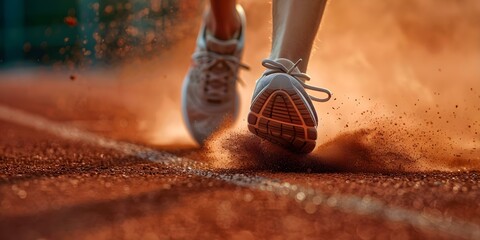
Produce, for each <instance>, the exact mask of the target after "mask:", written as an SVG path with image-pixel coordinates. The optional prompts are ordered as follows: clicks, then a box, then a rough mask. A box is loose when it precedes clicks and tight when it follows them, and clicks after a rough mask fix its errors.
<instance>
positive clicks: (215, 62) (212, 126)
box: [182, 5, 248, 144]
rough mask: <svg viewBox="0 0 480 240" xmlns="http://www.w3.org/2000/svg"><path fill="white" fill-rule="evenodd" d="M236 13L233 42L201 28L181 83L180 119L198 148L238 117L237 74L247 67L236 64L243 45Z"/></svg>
mask: <svg viewBox="0 0 480 240" xmlns="http://www.w3.org/2000/svg"><path fill="white" fill-rule="evenodd" d="M237 12H238V15H239V16H240V20H241V30H240V32H239V33H238V34H237V36H238V37H236V38H233V39H230V40H226V41H223V40H219V39H216V38H215V37H214V36H213V35H212V34H210V33H208V31H207V29H206V27H205V24H202V27H201V28H200V33H199V35H198V38H197V48H196V50H195V53H194V54H193V56H192V65H191V66H190V69H189V71H188V73H187V76H186V77H185V80H184V82H183V87H182V113H183V118H184V120H185V122H186V125H187V127H188V130H189V131H190V133H191V135H192V136H193V137H194V138H195V140H196V141H197V142H198V143H199V144H202V143H203V142H204V141H205V139H206V138H207V137H209V136H210V135H211V134H212V133H213V132H214V131H215V130H217V129H218V127H219V126H220V125H221V124H222V122H223V121H224V120H226V119H228V118H231V119H235V118H236V117H237V115H238V110H239V96H238V92H237V89H236V84H237V80H238V70H239V68H248V67H247V66H245V65H244V64H242V63H241V62H240V58H241V56H242V52H243V45H244V41H245V26H246V21H245V13H244V11H243V9H242V8H241V7H240V6H239V5H237Z"/></svg>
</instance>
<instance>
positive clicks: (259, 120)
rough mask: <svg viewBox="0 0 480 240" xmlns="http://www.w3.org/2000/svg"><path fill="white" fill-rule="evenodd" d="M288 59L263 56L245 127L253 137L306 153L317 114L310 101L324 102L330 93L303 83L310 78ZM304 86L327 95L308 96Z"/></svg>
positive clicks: (311, 144)
mask: <svg viewBox="0 0 480 240" xmlns="http://www.w3.org/2000/svg"><path fill="white" fill-rule="evenodd" d="M300 61H301V60H298V61H297V62H296V63H295V64H294V63H293V62H291V61H290V60H288V59H277V60H269V59H265V60H264V61H263V62H262V65H263V66H264V67H266V68H267V70H266V71H265V72H264V74H263V75H262V77H260V79H258V80H257V84H256V86H255V91H254V93H253V97H252V104H251V107H250V113H249V114H248V129H249V130H250V132H252V133H254V134H256V135H257V136H259V137H261V138H264V139H266V140H268V141H270V142H272V143H275V144H278V145H280V146H282V147H284V148H287V149H289V150H291V151H294V152H299V153H309V152H311V151H313V149H314V148H315V144H316V140H317V125H318V117H317V113H316V111H315V107H314V106H313V104H312V101H311V100H314V101H318V102H326V101H328V100H330V98H331V96H332V94H331V93H330V91H329V90H327V89H324V88H318V87H313V86H310V85H306V84H305V82H304V81H306V80H310V77H309V76H308V75H306V74H304V73H301V72H300V71H299V70H298V68H297V65H298V63H300ZM305 89H310V90H314V91H319V92H323V93H326V94H327V97H326V98H324V99H320V98H316V97H313V96H309V95H308V94H307V92H306V91H305Z"/></svg>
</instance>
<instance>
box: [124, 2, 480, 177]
mask: <svg viewBox="0 0 480 240" xmlns="http://www.w3.org/2000/svg"><path fill="white" fill-rule="evenodd" d="M240 3H241V4H242V5H243V6H244V8H245V10H246V12H247V21H248V28H247V40H246V49H245V52H244V59H243V62H245V63H247V64H249V65H250V66H251V70H250V71H247V72H242V73H241V78H242V79H243V80H244V82H246V86H239V88H240V91H241V96H242V109H241V115H240V119H239V120H238V121H237V122H236V123H235V124H234V127H233V128H230V129H223V130H220V131H219V132H218V133H216V134H215V135H214V136H212V137H211V138H210V139H209V140H208V141H207V142H206V144H205V146H204V147H203V148H202V149H201V150H199V151H198V153H195V156H194V157H197V158H200V159H205V161H210V162H211V163H212V164H213V165H214V166H215V167H217V168H221V169H227V168H228V169H231V168H235V169H262V170H278V171H313V172H323V171H353V172H356V171H362V172H395V171H433V170H441V171H457V170H462V171H471V170H480V144H479V141H480V140H479V132H480V122H479V121H480V26H479V25H480V3H479V2H478V1H475V0H469V1H461V2H460V1H453V0H443V1H437V0H428V1H421V2H419V1H413V0H408V1H405V0H396V1H388V3H387V2H384V1H370V0H362V1H349V0H336V1H330V2H329V3H328V5H327V8H326V13H325V17H324V19H323V22H322V25H321V27H320V30H319V33H318V36H317V41H316V44H315V47H314V52H313V56H312V58H311V60H310V63H309V69H308V72H307V73H308V74H309V75H311V77H312V81H311V82H310V84H312V85H317V86H322V87H326V88H329V89H330V90H332V92H333V93H334V97H333V98H332V100H331V101H330V102H328V103H319V104H316V109H317V112H318V114H319V116H320V123H319V128H318V129H319V140H318V142H317V144H318V147H317V148H316V149H315V150H314V152H313V153H311V154H309V155H295V154H292V153H289V152H286V151H284V150H282V149H280V148H278V147H276V146H275V145H272V144H270V143H269V142H266V141H262V140H260V139H258V138H256V137H255V136H254V135H252V134H250V133H249V132H248V131H247V129H246V116H247V114H248V107H249V101H250V97H251V92H252V90H253V87H254V82H255V80H256V79H257V77H258V76H260V74H261V73H262V71H263V69H262V67H261V64H260V62H261V60H262V59H263V58H265V57H267V56H268V54H269V50H270V41H271V36H270V34H271V17H270V11H271V10H270V9H271V6H270V3H268V2H267V1H240ZM195 34H196V33H193V32H192V33H191V35H189V36H185V38H184V39H183V40H182V41H180V42H179V43H178V44H176V45H173V46H172V48H170V49H169V50H166V51H165V52H162V53H161V54H160V56H159V57H158V59H154V60H149V61H143V60H139V61H138V62H136V63H130V64H128V65H127V66H125V67H123V70H122V71H121V74H120V76H121V79H126V80H125V81H128V79H129V78H135V79H137V80H138V81H140V82H143V83H144V82H151V84H147V85H145V84H143V83H142V84H140V83H139V84H138V85H139V86H142V89H141V90H138V92H142V91H145V92H147V93H148V94H146V96H150V97H151V100H150V102H151V103H148V104H146V105H148V106H149V107H148V108H146V109H147V110H145V111H144V112H145V114H146V115H145V118H150V119H151V118H154V119H155V120H154V121H153V123H152V124H151V125H150V126H149V127H150V128H151V129H152V131H151V136H150V143H152V144H155V145H158V146H161V145H163V144H178V143H181V144H190V145H191V146H194V145H193V144H194V143H193V141H192V140H191V139H190V137H189V136H188V133H187V132H186V131H185V130H184V129H185V128H184V126H183V122H182V120H181V115H180V114H181V113H180V86H181V82H182V80H183V77H184V74H185V73H186V71H187V68H188V65H189V62H190V55H191V53H192V52H193V49H194V40H195V37H196V35H195ZM137 69H142V71H141V72H140V73H138V71H137ZM132 73H135V75H134V76H133V75H131V74H132ZM159 78H160V79H161V80H159ZM142 79H144V81H142ZM137 80H136V81H137ZM146 86H147V87H146Z"/></svg>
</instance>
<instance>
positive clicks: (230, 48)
mask: <svg viewBox="0 0 480 240" xmlns="http://www.w3.org/2000/svg"><path fill="white" fill-rule="evenodd" d="M206 35H207V36H206V40H207V41H206V42H207V50H208V51H212V52H215V53H218V54H235V51H236V50H237V45H238V40H237V39H230V40H220V39H218V38H215V37H214V36H212V35H211V34H208V33H207V34H206Z"/></svg>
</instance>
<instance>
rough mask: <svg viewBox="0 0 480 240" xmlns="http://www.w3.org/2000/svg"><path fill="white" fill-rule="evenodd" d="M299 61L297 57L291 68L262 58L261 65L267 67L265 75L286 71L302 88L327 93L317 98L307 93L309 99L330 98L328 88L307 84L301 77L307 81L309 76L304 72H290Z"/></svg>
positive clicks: (319, 100)
mask: <svg viewBox="0 0 480 240" xmlns="http://www.w3.org/2000/svg"><path fill="white" fill-rule="evenodd" d="M301 61H302V59H298V61H297V62H296V63H295V64H293V66H292V67H291V68H287V67H285V66H284V65H283V64H281V63H279V62H275V61H273V60H270V59H264V60H263V61H262V65H263V66H264V67H265V68H267V69H268V70H267V72H265V75H270V74H272V73H286V74H288V75H290V76H292V77H293V78H295V80H297V81H298V82H299V83H300V84H302V86H303V87H304V88H306V89H310V90H312V91H317V92H323V93H325V94H327V95H328V96H327V97H326V98H317V97H314V96H312V95H308V96H309V97H310V99H312V100H313V101H317V102H326V101H328V100H330V98H332V93H331V92H330V90H328V89H326V88H321V87H315V86H311V85H307V84H306V83H304V82H303V81H302V80H301V79H303V80H305V81H309V80H310V76H308V75H307V74H306V73H296V72H292V71H293V70H294V69H295V68H296V67H297V66H298V64H299V63H300V62H301Z"/></svg>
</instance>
